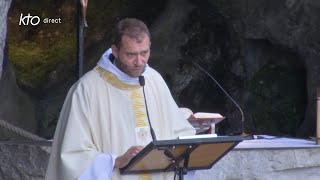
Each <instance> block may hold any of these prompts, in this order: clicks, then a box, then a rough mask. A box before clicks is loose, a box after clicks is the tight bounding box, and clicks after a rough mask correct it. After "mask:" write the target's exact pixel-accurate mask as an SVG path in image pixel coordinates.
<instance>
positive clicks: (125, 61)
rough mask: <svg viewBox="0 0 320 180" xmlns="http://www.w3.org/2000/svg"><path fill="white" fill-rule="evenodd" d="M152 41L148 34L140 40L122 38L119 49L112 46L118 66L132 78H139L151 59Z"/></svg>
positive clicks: (125, 36) (127, 37)
mask: <svg viewBox="0 0 320 180" xmlns="http://www.w3.org/2000/svg"><path fill="white" fill-rule="evenodd" d="M150 45H151V42H150V39H149V37H148V36H147V35H146V34H143V35H142V36H141V37H140V38H138V39H136V38H130V37H129V36H127V35H124V36H122V39H121V43H120V45H119V47H117V46H116V45H112V46H111V48H112V54H113V55H114V56H115V57H116V59H117V60H116V62H115V64H116V66H117V67H118V68H119V69H120V70H121V71H123V72H124V73H126V74H127V75H129V76H131V77H139V76H140V75H141V74H142V72H143V70H144V68H145V66H146V64H147V62H148V60H149V57H150Z"/></svg>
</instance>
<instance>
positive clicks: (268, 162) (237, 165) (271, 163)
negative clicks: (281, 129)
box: [195, 138, 320, 180]
mask: <svg viewBox="0 0 320 180" xmlns="http://www.w3.org/2000/svg"><path fill="white" fill-rule="evenodd" d="M286 140H289V141H290V139H287V138H286ZM291 140H292V139H291ZM294 141H296V142H300V143H298V144H292V143H293V141H292V142H291V144H290V143H289V144H287V145H286V144H282V145H280V144H281V143H279V139H275V140H268V143H266V141H265V140H262V141H261V142H263V143H265V144H264V145H266V148H263V147H261V146H260V145H261V144H263V143H259V140H253V141H252V143H251V146H250V142H249V141H245V142H243V143H240V144H239V145H238V146H237V147H236V148H235V149H234V150H233V151H230V152H229V153H228V154H227V155H226V156H224V157H223V158H222V159H221V160H220V161H219V162H217V163H216V164H215V165H214V166H213V167H212V168H211V169H209V170H202V171H197V172H196V175H195V177H196V180H202V179H215V180H227V179H228V180H230V179H232V180H238V179H239V180H240V179H241V180H242V179H244V180H250V179H255V180H259V179H261V180H269V179H270V180H274V179H277V180H288V179H290V180H295V179H297V180H301V179H304V180H313V179H314V180H316V179H319V178H320V147H319V146H316V145H314V143H313V142H310V141H305V140H294ZM301 143H302V144H301ZM310 143H311V144H310ZM257 144H260V145H259V146H258V147H257V146H256V145H257ZM308 144H309V145H310V146H309V145H308ZM290 145H293V146H295V147H291V148H290V147H289V146H290ZM255 146H256V147H255ZM305 146H309V147H305ZM312 146H313V147H312Z"/></svg>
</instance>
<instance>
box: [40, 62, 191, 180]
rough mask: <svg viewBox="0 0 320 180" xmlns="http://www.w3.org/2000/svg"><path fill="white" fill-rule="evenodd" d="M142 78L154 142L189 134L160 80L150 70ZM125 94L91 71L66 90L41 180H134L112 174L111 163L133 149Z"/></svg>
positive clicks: (154, 176)
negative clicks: (49, 154)
mask: <svg viewBox="0 0 320 180" xmlns="http://www.w3.org/2000/svg"><path fill="white" fill-rule="evenodd" d="M145 72H147V73H145V82H146V83H145V84H146V85H145V93H146V97H147V104H148V111H149V116H150V121H151V124H152V126H153V128H154V130H155V134H156V137H157V139H158V140H169V139H176V138H177V137H178V136H183V135H193V134H195V130H194V128H193V127H192V126H191V125H190V123H189V122H188V121H187V120H186V119H185V118H184V117H183V114H182V113H181V112H180V110H179V108H178V106H177V105H176V103H175V101H174V100H173V98H172V96H171V93H170V91H169V89H168V87H167V85H166V84H165V82H164V80H163V78H162V77H161V76H160V74H159V73H157V72H156V71H155V70H154V69H152V68H151V67H148V70H146V71H145ZM136 90H137V91H142V88H138V89H136ZM131 91H132V90H128V89H119V88H117V87H116V86H114V85H113V84H111V83H109V82H107V81H106V80H105V79H103V78H102V77H101V76H100V74H99V73H98V72H97V71H96V70H91V71H89V72H88V73H87V74H85V75H84V76H83V77H82V78H81V79H80V80H79V81H78V82H77V83H75V85H73V86H72V88H71V89H70V91H69V93H68V95H67V98H66V100H65V102H64V105H63V108H62V111H61V113H60V118H59V123H58V125H57V129H56V132H55V136H54V141H53V147H52V152H51V156H50V160H49V165H48V169H47V174H46V179H48V180H51V179H54V180H57V179H59V180H60V179H68V180H72V179H77V178H79V177H80V176H81V177H85V175H86V174H87V175H90V176H88V177H94V178H95V179H108V177H105V176H108V175H111V176H112V179H119V180H135V179H139V176H138V175H120V174H119V170H118V169H116V170H114V171H113V172H112V169H113V165H114V157H115V156H118V155H121V154H123V153H124V152H125V151H126V150H127V149H128V148H129V147H131V146H133V145H137V144H136V141H137V140H136V138H135V122H134V121H133V119H134V118H133V110H132V108H131V107H132V106H131V105H132V102H131V100H130V95H131ZM124 136H125V137H126V138H123V137H124ZM112 156H113V157H112ZM97 165H98V166H97ZM99 167H101V168H102V169H104V168H103V167H106V168H108V169H109V170H108V169H105V171H107V172H104V171H103V170H102V169H99ZM112 173H113V174H112ZM106 174H107V175H106ZM151 176H152V179H153V180H158V179H159V180H160V179H170V180H171V179H173V172H170V173H154V174H152V175H151ZM89 179H90V178H89Z"/></svg>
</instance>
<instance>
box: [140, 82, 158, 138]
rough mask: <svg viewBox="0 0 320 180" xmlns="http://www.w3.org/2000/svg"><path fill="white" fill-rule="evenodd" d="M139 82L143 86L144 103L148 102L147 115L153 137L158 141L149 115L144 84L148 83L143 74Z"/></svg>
mask: <svg viewBox="0 0 320 180" xmlns="http://www.w3.org/2000/svg"><path fill="white" fill-rule="evenodd" d="M139 83H140V86H142V90H143V97H144V103H145V104H146V111H147V117H148V122H149V126H150V133H151V137H152V140H153V141H156V140H157V138H156V134H155V133H154V130H153V128H152V125H151V121H150V117H149V112H148V105H147V99H146V94H145V92H144V85H145V84H146V82H145V80H144V77H143V76H139Z"/></svg>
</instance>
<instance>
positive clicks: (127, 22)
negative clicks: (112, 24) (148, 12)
mask: <svg viewBox="0 0 320 180" xmlns="http://www.w3.org/2000/svg"><path fill="white" fill-rule="evenodd" d="M145 34H146V35H147V36H148V37H149V39H150V40H151V38H150V33H149V29H148V27H147V25H146V24H145V23H144V22H142V21H141V20H138V19H135V18H125V19H123V20H121V21H119V22H118V24H117V26H116V29H115V33H114V37H113V44H114V45H116V46H117V47H118V48H120V45H121V38H122V37H123V36H124V35H126V36H129V37H130V38H132V39H135V40H137V41H138V42H140V41H142V38H143V37H144V35H145Z"/></svg>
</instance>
